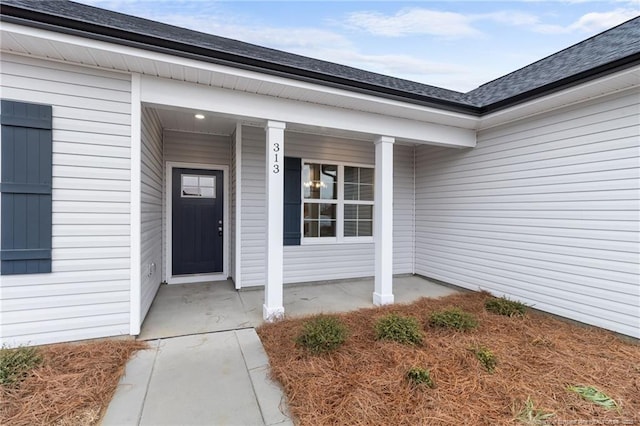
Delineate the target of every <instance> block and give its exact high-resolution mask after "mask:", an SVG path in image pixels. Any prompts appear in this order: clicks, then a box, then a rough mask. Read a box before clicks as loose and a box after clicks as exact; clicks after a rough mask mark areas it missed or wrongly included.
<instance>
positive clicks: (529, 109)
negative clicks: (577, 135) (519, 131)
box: [478, 65, 640, 130]
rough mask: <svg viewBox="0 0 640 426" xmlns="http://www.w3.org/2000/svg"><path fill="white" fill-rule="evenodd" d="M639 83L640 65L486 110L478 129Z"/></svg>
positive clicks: (594, 97)
mask: <svg viewBox="0 0 640 426" xmlns="http://www.w3.org/2000/svg"><path fill="white" fill-rule="evenodd" d="M638 86H640V65H638V66H635V67H633V68H629V69H626V70H624V71H620V72H617V73H614V74H610V75H607V76H604V77H601V78H599V79H596V80H592V81H589V82H586V83H583V84H579V85H577V86H574V87H570V88H568V89H565V90H561V91H559V92H555V93H552V94H550V95H547V96H543V97H540V98H537V99H533V100H531V101H528V102H524V103H522V104H518V105H514V106H512V107H509V108H505V109H503V110H501V111H497V112H494V113H490V114H487V115H485V116H483V117H481V118H480V119H479V122H478V130H486V129H489V128H491V127H496V126H501V125H503V124H508V123H512V122H514V121H518V120H521V119H525V118H531V117H533V116H536V115H538V114H543V113H548V112H550V111H553V110H556V109H558V108H563V107H567V106H571V105H575V104H578V103H581V102H585V101H589V100H592V99H596V98H599V97H602V96H607V95H611V94H613V93H616V92H620V91H624V90H628V89H631V88H634V87H638Z"/></svg>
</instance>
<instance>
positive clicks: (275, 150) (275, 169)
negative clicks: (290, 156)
mask: <svg viewBox="0 0 640 426" xmlns="http://www.w3.org/2000/svg"><path fill="white" fill-rule="evenodd" d="M279 152H280V144H279V143H274V144H273V155H274V157H273V173H274V174H277V173H280V159H279V158H278V153H279Z"/></svg>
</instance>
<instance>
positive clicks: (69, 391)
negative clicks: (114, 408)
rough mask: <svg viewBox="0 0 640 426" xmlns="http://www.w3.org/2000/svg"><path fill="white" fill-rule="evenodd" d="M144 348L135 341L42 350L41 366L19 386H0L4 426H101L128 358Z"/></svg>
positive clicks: (100, 342)
mask: <svg viewBox="0 0 640 426" xmlns="http://www.w3.org/2000/svg"><path fill="white" fill-rule="evenodd" d="M145 348H147V344H146V343H144V342H139V341H135V340H104V341H96V342H89V343H79V344H74V343H69V344H57V345H51V346H42V347H40V348H39V350H40V353H41V355H42V357H43V363H42V364H41V365H40V366H39V367H37V368H35V369H34V370H32V372H31V374H30V375H29V376H28V377H27V378H26V379H25V380H24V381H23V382H21V383H19V384H18V385H16V386H13V387H6V386H0V401H1V403H0V425H5V424H6V425H13V426H19V425H25V426H26V425H58V426H67V425H94V424H97V423H98V421H99V420H100V419H101V417H102V415H103V414H104V411H105V410H106V408H107V405H108V404H109V402H110V400H111V398H112V397H113V393H114V392H115V389H116V386H117V384H118V381H119V380H120V377H121V376H122V374H123V373H124V367H125V364H126V362H127V360H128V359H129V358H130V357H131V355H133V353H135V352H136V351H138V350H141V349H145Z"/></svg>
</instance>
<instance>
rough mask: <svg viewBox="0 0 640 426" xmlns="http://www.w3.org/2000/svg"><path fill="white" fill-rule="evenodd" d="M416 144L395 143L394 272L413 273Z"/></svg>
mask: <svg viewBox="0 0 640 426" xmlns="http://www.w3.org/2000/svg"><path fill="white" fill-rule="evenodd" d="M414 154H415V148H414V147H413V146H404V145H397V144H396V145H394V146H393V273H394V274H411V273H413V248H414V232H413V231H414V227H413V225H414V224H413V217H414V213H415V210H414V209H415V206H414V204H415V199H414V198H415V197H414V186H415V185H414V167H413V166H414V164H413V162H414Z"/></svg>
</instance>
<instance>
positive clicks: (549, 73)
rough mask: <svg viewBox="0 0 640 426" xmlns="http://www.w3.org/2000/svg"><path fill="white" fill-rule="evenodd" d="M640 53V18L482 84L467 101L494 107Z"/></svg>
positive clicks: (468, 94)
mask: <svg viewBox="0 0 640 426" xmlns="http://www.w3.org/2000/svg"><path fill="white" fill-rule="evenodd" d="M639 52H640V17H638V18H634V19H632V20H630V21H627V22H625V23H623V24H621V25H619V26H617V27H615V28H612V29H610V30H608V31H605V32H603V33H600V34H598V35H596V36H593V37H591V38H589V39H587V40H584V41H582V42H580V43H578V44H575V45H573V46H571V47H569V48H567V49H564V50H561V51H560V52H558V53H554V54H553V55H551V56H548V57H546V58H544V59H541V60H539V61H537V62H534V63H533V64H531V65H527V66H526V67H524V68H521V69H519V70H517V71H514V72H512V73H510V74H507V75H505V76H503V77H500V78H498V79H496V80H493V81H490V82H489V83H486V84H483V85H482V86H480V87H478V88H477V89H475V90H472V91H471V92H469V93H467V94H466V95H465V100H466V101H468V102H470V103H472V104H474V105H478V106H487V105H491V104H494V103H496V102H501V101H504V100H506V99H508V98H511V97H513V96H518V95H521V94H523V93H526V92H529V91H531V90H534V89H537V88H539V87H543V86H546V85H548V84H552V83H554V82H558V81H561V80H563V79H566V78H569V77H572V76H575V75H578V74H580V73H583V72H585V71H589V70H593V69H595V68H598V67H602V66H604V65H607V64H610V63H612V62H616V61H619V60H621V59H624V58H627V57H630V56H633V55H634V54H635V55H637V54H638V53H639Z"/></svg>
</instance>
